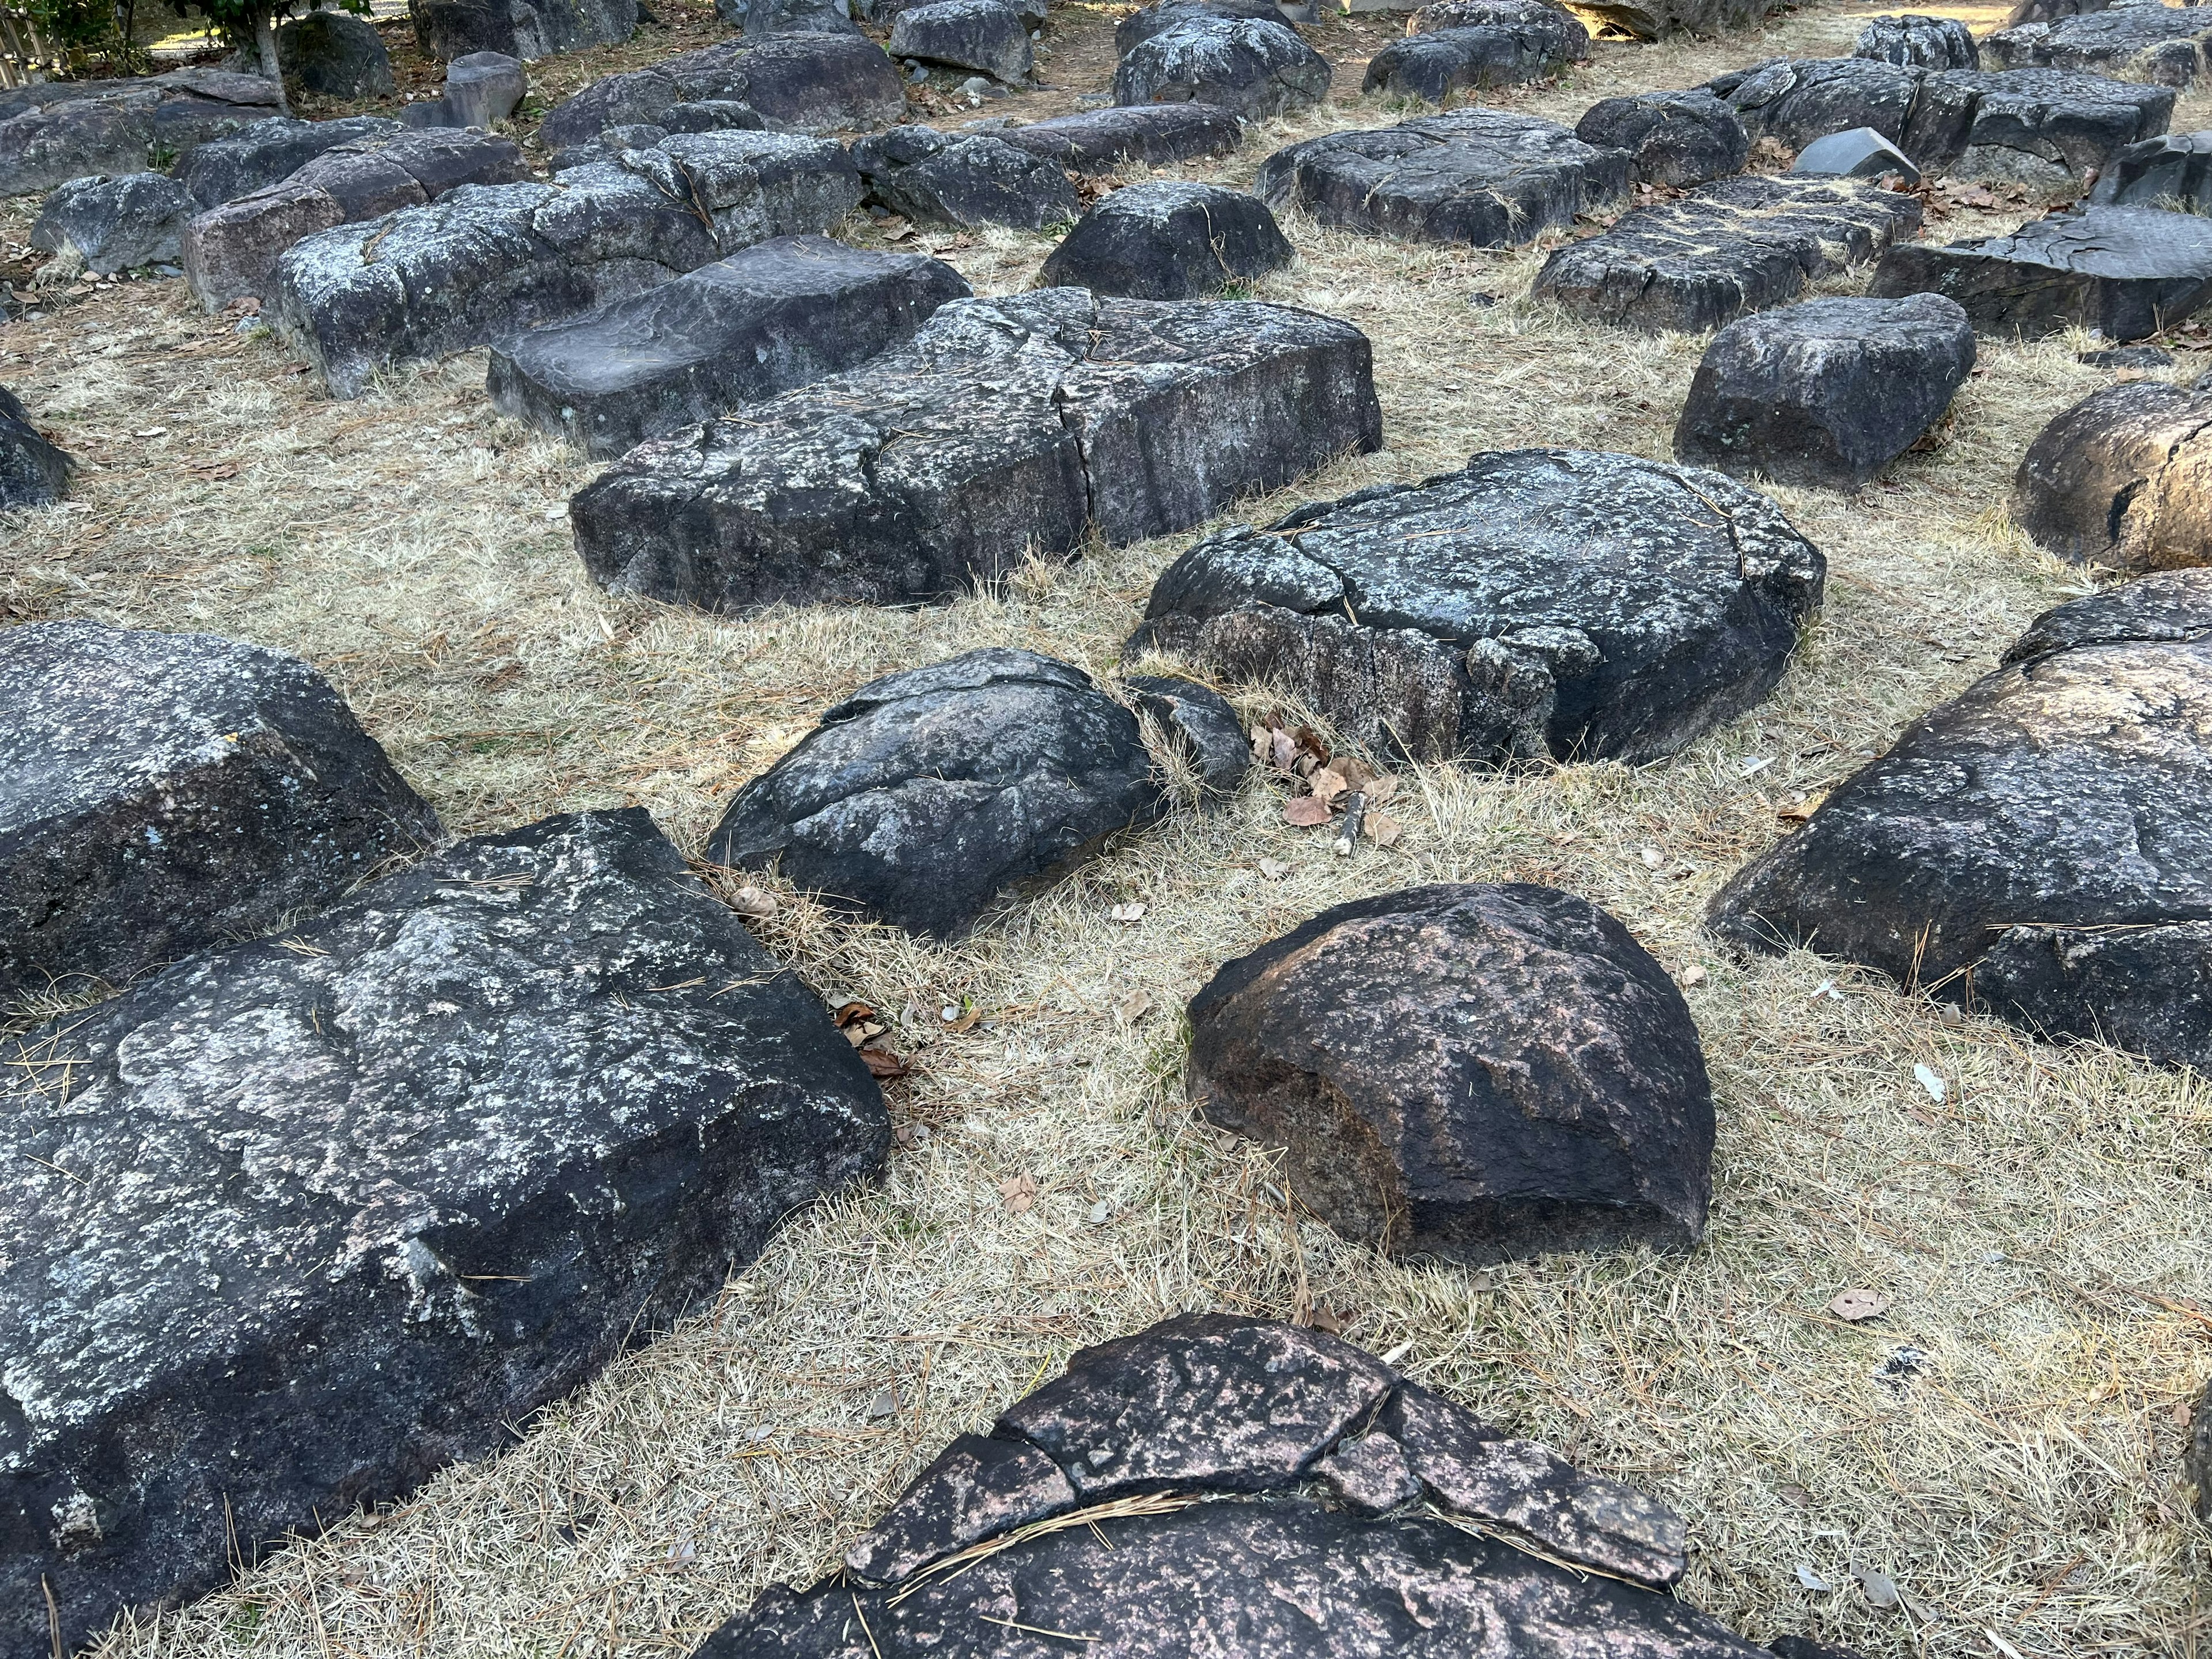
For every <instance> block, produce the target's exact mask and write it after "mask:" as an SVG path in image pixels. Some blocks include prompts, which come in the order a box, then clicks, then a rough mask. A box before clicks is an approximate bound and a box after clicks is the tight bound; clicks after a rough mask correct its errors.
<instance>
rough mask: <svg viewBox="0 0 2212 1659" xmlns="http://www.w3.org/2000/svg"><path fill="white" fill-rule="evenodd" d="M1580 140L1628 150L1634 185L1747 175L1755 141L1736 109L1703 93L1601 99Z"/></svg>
mask: <svg viewBox="0 0 2212 1659" xmlns="http://www.w3.org/2000/svg"><path fill="white" fill-rule="evenodd" d="M1575 137H1577V138H1579V139H1581V140H1582V141H1583V143H1586V144H1590V145H1594V146H1595V147H1596V148H1598V149H1625V150H1626V151H1627V152H1628V154H1629V156H1630V161H1629V164H1628V176H1629V179H1630V181H1631V182H1632V183H1635V184H1646V185H1677V186H1686V185H1702V184H1706V183H1709V182H1710V181H1711V180H1712V179H1723V178H1726V177H1727V176H1728V175H1729V173H1741V172H1742V171H1743V164H1744V162H1745V161H1747V160H1748V159H1749V158H1750V155H1751V135H1750V134H1748V133H1747V132H1746V131H1744V130H1743V123H1742V121H1741V120H1740V119H1739V118H1737V116H1736V112H1735V109H1734V108H1733V107H1732V106H1729V105H1728V104H1725V103H1723V102H1722V101H1721V100H1719V99H1717V98H1716V97H1714V96H1713V94H1711V93H1710V92H1706V91H1705V90H1704V89H1702V88H1698V89H1694V90H1692V91H1689V92H1647V93H1638V94H1632V95H1630V96H1628V97H1625V98H1606V99H1601V100H1599V101H1598V102H1596V103H1595V104H1592V105H1591V106H1589V109H1588V110H1587V111H1585V112H1583V118H1582V119H1581V120H1580V121H1578V122H1577V123H1576V124H1575Z"/></svg>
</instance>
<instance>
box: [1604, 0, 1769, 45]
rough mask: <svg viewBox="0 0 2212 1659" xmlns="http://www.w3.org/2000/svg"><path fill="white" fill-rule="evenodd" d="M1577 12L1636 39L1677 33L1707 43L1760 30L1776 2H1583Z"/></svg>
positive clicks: (1605, 0)
mask: <svg viewBox="0 0 2212 1659" xmlns="http://www.w3.org/2000/svg"><path fill="white" fill-rule="evenodd" d="M1577 9H1578V10H1580V11H1582V12H1583V13H1584V14H1585V15H1588V16H1589V17H1592V18H1594V19H1595V20H1596V21H1598V22H1601V23H1602V24H1604V25H1606V26H1607V27H1610V28H1613V29H1616V30H1618V31H1619V32H1620V33H1623V34H1626V35H1630V36H1632V37H1633V38H1634V39H1636V40H1666V39H1668V37H1670V36H1673V35H1680V34H1691V35H1696V36H1698V37H1699V38H1700V39H1706V40H1709V39H1711V37H1712V36H1714V35H1717V34H1735V33H1747V32H1749V31H1753V30H1756V29H1759V28H1763V27H1765V23H1766V20H1767V17H1768V16H1769V15H1771V13H1773V12H1775V11H1777V10H1778V9H1780V0H1584V3H1583V4H1582V5H1581V6H1579V7H1578V8H1577Z"/></svg>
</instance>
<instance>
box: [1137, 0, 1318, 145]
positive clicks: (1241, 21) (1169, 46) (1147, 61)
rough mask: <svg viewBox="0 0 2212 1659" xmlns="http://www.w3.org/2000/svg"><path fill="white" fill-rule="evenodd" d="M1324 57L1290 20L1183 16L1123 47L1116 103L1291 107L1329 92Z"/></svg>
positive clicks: (1256, 114) (1265, 112) (1249, 109)
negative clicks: (1289, 22)
mask: <svg viewBox="0 0 2212 1659" xmlns="http://www.w3.org/2000/svg"><path fill="white" fill-rule="evenodd" d="M1329 79H1330V70H1329V65H1328V59H1327V58H1323V57H1322V55H1321V54H1320V53H1319V52H1316V51H1315V50H1314V49H1313V48H1312V47H1311V46H1308V45H1307V44H1306V43H1305V42H1304V40H1301V39H1300V38H1299V36H1298V32H1297V30H1296V29H1294V28H1292V27H1291V26H1290V25H1289V24H1287V23H1284V22H1279V21H1276V22H1271V21H1267V19H1265V18H1255V17H1217V16H1203V15H1200V16H1184V17H1181V18H1178V19H1177V20H1176V21H1174V22H1171V23H1170V24H1169V25H1168V27H1165V28H1164V29H1162V30H1160V32H1159V33H1157V34H1152V35H1148V36H1146V38H1145V39H1144V40H1140V41H1139V42H1138V43H1137V44H1136V45H1135V46H1133V47H1131V48H1130V49H1129V51H1128V52H1125V53H1124V54H1123V55H1122V58H1121V63H1120V64H1118V65H1117V66H1116V67H1115V70H1114V101H1115V103H1117V104H1212V105H1216V106H1219V107H1220V108H1223V109H1226V110H1232V111H1234V112H1236V113H1237V114H1238V115H1241V116H1243V117H1244V118H1246V119H1247V120H1258V119H1261V118H1264V117H1267V116H1270V115H1289V114H1292V113H1295V112H1297V111H1298V110H1302V109H1306V108H1309V107H1310V106H1313V105H1315V104H1317V103H1319V102H1321V100H1322V99H1323V98H1325V97H1326V96H1328V85H1329Z"/></svg>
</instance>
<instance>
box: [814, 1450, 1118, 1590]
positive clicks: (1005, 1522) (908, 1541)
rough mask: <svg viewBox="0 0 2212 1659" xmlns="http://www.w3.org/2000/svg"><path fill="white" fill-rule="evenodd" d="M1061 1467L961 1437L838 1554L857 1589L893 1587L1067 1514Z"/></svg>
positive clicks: (1029, 1453) (1071, 1493)
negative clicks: (959, 1554)
mask: <svg viewBox="0 0 2212 1659" xmlns="http://www.w3.org/2000/svg"><path fill="white" fill-rule="evenodd" d="M1076 1501H1077V1500H1076V1496H1075V1488H1074V1487H1073V1486H1070V1485H1069V1484H1068V1480H1067V1477H1066V1475H1064V1474H1061V1473H1060V1465H1059V1464H1057V1463H1055V1462H1053V1461H1052V1459H1051V1458H1049V1457H1048V1456H1046V1455H1044V1453H1042V1452H1041V1451H1039V1450H1038V1449H1036V1447H1035V1446H1032V1445H1030V1444H1029V1443H1026V1442H1024V1441H1020V1440H994V1439H988V1438H987V1437H984V1436H982V1435H980V1434H963V1435H962V1436H960V1437H958V1438H957V1439H956V1440H955V1441H953V1443H951V1445H949V1446H947V1447H946V1448H945V1449H944V1450H943V1451H942V1452H940V1453H939V1454H938V1457H937V1461H936V1462H933V1463H932V1464H931V1465H930V1466H929V1467H928V1468H926V1469H924V1470H923V1471H922V1472H921V1474H919V1475H917V1476H916V1477H915V1480H914V1483H913V1485H911V1486H908V1488H907V1490H906V1493H905V1495H904V1496H903V1497H902V1498H900V1499H899V1501H898V1502H897V1503H896V1504H894V1505H893V1506H892V1507H891V1510H890V1514H888V1515H886V1516H884V1518H883V1519H882V1520H881V1521H879V1522H877V1524H876V1526H875V1528H874V1529H873V1530H872V1531H871V1532H868V1533H865V1534H862V1535H861V1536H860V1538H858V1539H856V1540H854V1543H853V1546H852V1547H851V1548H850V1549H848V1550H847V1551H846V1552H845V1565H846V1567H847V1569H848V1571H850V1572H851V1573H852V1574H853V1576H854V1577H856V1578H858V1579H859V1580H860V1582H861V1583H864V1584H895V1583H898V1582H899V1581H900V1580H901V1579H903V1578H908V1577H912V1576H913V1575H914V1574H915V1573H917V1572H919V1571H921V1569H922V1568H924V1567H926V1566H927V1565H930V1563H932V1562H933V1561H938V1560H941V1559H944V1558H945V1556H947V1555H949V1554H951V1553H953V1552H955V1551H957V1550H963V1549H965V1548H967V1547H969V1545H971V1544H980V1543H981V1542H983V1541H985V1540H986V1539H988V1538H994V1537H996V1536H997V1535H998V1534H1000V1533H1004V1532H1012V1530H1013V1529H1014V1528H1017V1527H1025V1526H1029V1525H1030V1524H1032V1523H1033V1522H1038V1521H1046V1520H1049V1519H1050V1518H1051V1517H1052V1516H1055V1515H1059V1514H1060V1513H1062V1512H1063V1511H1064V1510H1072V1509H1073V1508H1074V1507H1075V1505H1076Z"/></svg>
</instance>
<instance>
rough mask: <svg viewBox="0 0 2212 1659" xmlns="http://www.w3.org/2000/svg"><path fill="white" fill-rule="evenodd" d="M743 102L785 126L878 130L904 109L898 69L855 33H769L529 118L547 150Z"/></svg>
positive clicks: (617, 81) (602, 87)
mask: <svg viewBox="0 0 2212 1659" xmlns="http://www.w3.org/2000/svg"><path fill="white" fill-rule="evenodd" d="M700 102H718V103H737V104H744V105H747V106H750V108H752V109H753V110H755V111H757V112H758V113H759V115H760V116H761V118H763V119H764V120H766V121H769V122H770V123H772V124H773V125H776V126H778V127H784V128H788V129H789V130H791V131H794V132H832V131H838V130H840V129H842V128H846V127H879V126H884V125H889V124H890V123H891V122H893V121H896V120H897V119H898V118H899V117H900V116H901V115H902V114H904V113H905V112H906V94H905V91H904V89H903V88H902V87H901V86H900V84H899V77H898V70H896V68H895V67H894V66H893V65H892V63H891V60H890V58H886V57H885V56H884V51H883V48H882V47H880V46H877V45H876V44H875V42H873V41H872V40H866V39H864V38H862V37H860V36H859V35H844V34H814V33H796V34H771V35H766V36H763V37H761V38H758V39H755V40H725V41H722V42H720V44H719V45H716V46H702V47H701V48H700V49H699V50H698V51H696V52H681V53H679V54H678V55H677V56H676V57H673V58H665V59H663V60H662V61H661V62H659V63H658V64H654V65H653V67H652V68H650V69H641V70H625V71H624V72H623V73H622V74H619V75H610V76H606V77H605V78H604V79H602V80H598V81H594V82H592V84H591V85H589V86H587V87H586V88H584V89H583V90H582V91H581V92H579V93H577V94H575V95H574V97H571V98H569V99H568V100H565V101H563V102H562V103H561V104H559V105H557V106H555V107H554V109H553V110H552V111H551V112H550V113H549V114H548V115H547V116H546V117H545V118H544V121H542V122H540V123H539V124H538V143H540V144H543V145H544V146H545V148H547V149H562V148H564V147H566V146H568V145H570V144H582V143H590V142H591V141H592V139H594V138H596V137H598V136H599V132H600V131H601V130H602V129H603V128H606V127H615V126H623V125H632V124H635V123H638V122H652V123H654V124H655V125H665V123H664V122H663V121H662V118H663V117H664V116H665V115H666V114H667V113H668V112H669V109H670V108H671V106H674V105H677V104H685V103H700Z"/></svg>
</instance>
